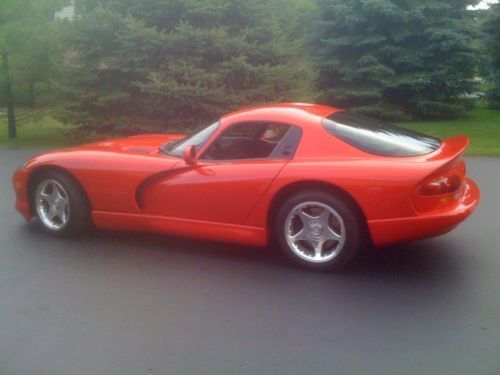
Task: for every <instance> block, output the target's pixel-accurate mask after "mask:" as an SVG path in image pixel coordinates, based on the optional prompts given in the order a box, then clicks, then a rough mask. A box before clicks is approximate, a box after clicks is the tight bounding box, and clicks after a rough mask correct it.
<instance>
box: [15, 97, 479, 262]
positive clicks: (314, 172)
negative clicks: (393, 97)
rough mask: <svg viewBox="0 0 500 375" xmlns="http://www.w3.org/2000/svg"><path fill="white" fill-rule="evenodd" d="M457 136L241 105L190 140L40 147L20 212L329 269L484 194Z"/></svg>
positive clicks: (466, 208) (73, 227)
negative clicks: (280, 256)
mask: <svg viewBox="0 0 500 375" xmlns="http://www.w3.org/2000/svg"><path fill="white" fill-rule="evenodd" d="M467 144H468V138H467V137H466V136H456V137H452V138H447V139H444V140H439V139H436V138H433V137H429V136H426V135H423V134H419V133H416V132H413V131H410V130H406V129H403V128H399V127H397V126H394V125H390V124H387V123H384V122H380V121H377V120H373V119H370V118H367V117H364V116H360V115H358V114H354V113H350V112H348V111H344V110H341V109H336V108H332V107H329V106H324V105H315V104H304V103H286V104H276V105H271V106H264V107H257V108H250V109H244V110H241V111H238V112H234V113H231V114H228V115H225V116H223V117H222V118H220V120H219V121H217V122H215V123H213V124H211V125H209V126H207V127H206V128H204V129H203V130H201V131H199V132H198V133H196V134H193V135H191V136H186V135H179V134H146V135H137V136H132V137H128V138H122V139H112V140H106V141H100V142H95V143H90V144H86V145H83V146H78V147H74V148H68V149H63V150H58V151H52V152H48V153H45V154H43V155H40V156H37V157H35V158H33V159H31V160H29V161H28V162H26V163H25V164H24V165H22V166H21V167H20V168H19V169H18V170H16V171H15V173H14V176H13V184H14V189H15V192H16V197H17V202H16V208H17V210H18V211H19V212H20V213H21V214H22V215H23V216H24V218H25V219H26V220H30V219H31V218H32V217H33V216H36V217H37V218H38V221H39V222H40V224H41V225H42V227H43V228H44V229H45V230H46V231H48V232H50V233H53V234H55V235H74V234H77V233H81V232H83V231H84V230H85V229H87V228H89V227H90V226H95V227H97V228H99V229H113V230H128V231H130V230H134V231H155V232H161V233H167V234H171V235H179V236H189V237H197V238H204V239H209V240H217V241H226V242H234V243H241V244H249V245H257V246H265V245H267V244H269V243H275V244H276V245H277V246H279V248H280V249H281V250H282V251H283V253H284V254H285V255H286V256H287V257H289V258H290V259H291V260H292V261H295V262H297V263H298V264H301V265H305V266H308V267H312V268H322V269H324V268H328V269H333V268H338V267H340V266H341V265H343V264H345V263H346V262H347V261H349V260H350V259H351V258H352V257H353V256H354V255H355V254H356V252H357V251H358V250H359V249H360V248H361V247H362V246H363V245H365V244H367V243H371V244H373V245H375V246H384V245H388V244H392V243H397V242H402V241H409V240H415V239H419V238H425V237H431V236H436V235H439V234H443V233H446V232H448V231H450V230H451V229H453V228H454V227H455V226H456V225H457V224H459V223H460V222H461V221H463V220H464V219H465V218H466V217H467V216H469V215H470V214H471V213H472V211H473V210H474V209H475V207H476V206H477V204H478V201H479V190H478V187H477V186H476V184H475V183H474V182H473V181H472V180H471V179H469V178H467V177H466V175H465V162H464V159H463V158H462V153H463V151H464V150H465V148H466V147H467Z"/></svg>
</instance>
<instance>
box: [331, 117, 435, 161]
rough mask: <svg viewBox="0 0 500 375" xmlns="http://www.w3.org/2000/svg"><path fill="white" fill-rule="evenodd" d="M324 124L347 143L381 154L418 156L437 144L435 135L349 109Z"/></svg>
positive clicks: (429, 150)
mask: <svg viewBox="0 0 500 375" xmlns="http://www.w3.org/2000/svg"><path fill="white" fill-rule="evenodd" d="M323 126H324V128H325V129H326V130H327V131H328V132H329V133H331V134H333V135H334V136H336V137H337V138H340V139H341V140H343V141H344V142H347V143H349V144H350V145H352V146H354V147H356V148H358V149H360V150H363V151H365V152H368V153H370V154H376V155H382V156H418V155H425V154H428V153H430V152H432V151H434V150H436V149H438V148H439V146H440V145H441V141H440V140H439V139H437V138H434V137H430V136H428V135H425V134H420V133H417V132H414V131H412V130H408V129H404V128H400V127H399V126H396V125H392V124H388V123H385V122H383V121H379V120H374V119H372V118H369V117H366V116H362V115H358V114H355V113H350V112H345V111H341V112H335V113H333V114H331V115H330V116H328V117H326V118H325V119H323Z"/></svg>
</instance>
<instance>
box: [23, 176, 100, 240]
mask: <svg viewBox="0 0 500 375" xmlns="http://www.w3.org/2000/svg"><path fill="white" fill-rule="evenodd" d="M47 181H56V182H57V183H58V184H59V185H60V186H61V187H62V188H63V189H64V192H65V194H66V195H67V201H68V205H69V210H68V219H67V222H66V223H65V224H64V225H63V226H62V227H61V228H57V229H56V228H51V227H49V226H48V225H47V224H45V222H44V220H42V218H41V217H40V212H39V210H38V208H37V201H36V199H37V198H36V194H37V190H38V189H39V188H40V187H41V186H42V184H43V183H44V182H47ZM30 196H31V207H32V209H33V213H34V214H35V216H36V217H37V219H38V222H39V223H40V226H41V227H42V228H43V229H44V230H45V231H47V232H49V233H51V234H53V235H55V236H60V237H72V236H76V235H79V234H82V233H84V232H86V231H87V230H88V229H89V228H90V227H91V224H92V219H91V214H90V204H89V202H88V200H87V197H86V195H85V192H84V191H83V189H82V187H81V186H80V184H79V183H78V182H77V181H76V180H75V179H74V178H73V177H72V176H70V175H69V174H67V173H64V172H62V171H58V170H46V171H42V172H40V173H38V174H37V175H36V176H34V179H33V182H32V184H31V189H30Z"/></svg>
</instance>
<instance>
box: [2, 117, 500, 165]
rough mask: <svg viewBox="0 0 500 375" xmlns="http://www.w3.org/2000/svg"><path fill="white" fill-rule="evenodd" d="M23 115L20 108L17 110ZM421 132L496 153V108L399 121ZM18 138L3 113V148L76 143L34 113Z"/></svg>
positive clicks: (471, 151) (499, 135) (499, 152)
mask: <svg viewBox="0 0 500 375" xmlns="http://www.w3.org/2000/svg"><path fill="white" fill-rule="evenodd" d="M17 114H18V115H19V117H20V118H23V115H24V111H23V110H20V111H18V112H17ZM400 125H401V126H404V127H406V128H409V129H413V130H416V131H419V132H421V133H425V134H429V135H433V136H435V137H438V138H446V137H450V136H453V135H458V134H466V135H468V136H469V137H470V139H471V142H470V145H469V148H468V149H467V151H466V154H467V155H488V156H500V110H494V109H487V108H481V107H479V108H476V109H475V110H473V111H471V112H469V113H468V115H467V116H466V117H464V118H460V119H457V120H448V121H410V122H404V123H401V124H400ZM17 130H18V137H17V138H15V139H8V138H7V123H6V120H5V115H4V116H1V117H0V146H3V147H37V146H49V147H63V146H69V145H73V144H75V143H78V140H75V139H72V138H71V137H70V136H69V135H68V133H69V132H70V128H69V127H68V126H66V125H64V124H62V123H60V122H58V121H57V120H55V119H53V118H52V117H50V115H49V114H45V115H40V116H35V117H34V118H33V119H32V120H30V121H26V120H25V121H22V122H21V124H20V125H19V126H18V128H17Z"/></svg>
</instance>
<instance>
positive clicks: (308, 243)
mask: <svg viewBox="0 0 500 375" xmlns="http://www.w3.org/2000/svg"><path fill="white" fill-rule="evenodd" d="M274 230H275V236H276V239H277V242H278V244H279V246H280V248H281V250H282V252H283V253H284V254H285V255H286V256H287V257H288V258H289V259H290V260H292V261H293V262H294V263H296V264H298V265H300V266H305V267H307V268H312V269H325V270H326V269H328V270H332V269H338V268H340V267H341V266H343V265H345V264H346V263H347V262H348V261H349V260H351V259H352V258H353V257H354V255H355V254H356V253H357V252H358V250H359V249H360V247H361V244H362V237H363V230H362V225H361V221H360V219H359V218H358V215H357V214H356V210H355V209H354V208H353V207H351V205H350V204H348V203H347V202H344V201H343V200H342V199H341V198H339V197H337V196H335V195H332V194H329V193H326V192H322V191H310V192H303V193H299V194H296V195H294V196H292V197H291V198H289V199H288V200H287V201H286V202H285V203H284V204H283V205H282V206H281V207H280V209H279V212H278V214H277V217H276V222H275V225H274Z"/></svg>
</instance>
